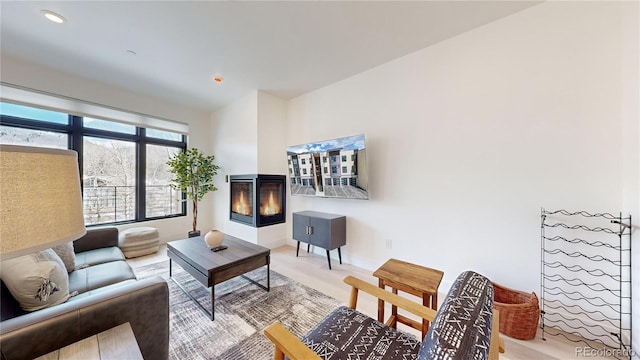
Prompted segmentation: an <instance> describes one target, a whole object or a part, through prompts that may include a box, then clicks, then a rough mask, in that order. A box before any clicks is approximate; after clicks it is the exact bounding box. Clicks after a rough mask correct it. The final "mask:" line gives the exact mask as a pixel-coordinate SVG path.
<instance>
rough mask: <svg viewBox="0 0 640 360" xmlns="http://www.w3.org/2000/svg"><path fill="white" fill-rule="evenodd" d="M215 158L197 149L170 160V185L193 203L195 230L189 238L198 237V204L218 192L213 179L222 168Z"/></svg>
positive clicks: (176, 155) (190, 233)
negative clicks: (212, 193)
mask: <svg viewBox="0 0 640 360" xmlns="http://www.w3.org/2000/svg"><path fill="white" fill-rule="evenodd" d="M214 161H215V156H213V155H209V156H207V155H204V154H203V153H202V152H200V150H198V149H197V148H190V149H187V150H185V151H180V152H178V153H176V154H175V155H173V156H172V157H170V158H169V161H167V165H169V168H170V172H171V174H172V175H173V177H172V178H171V182H170V185H171V187H173V188H174V189H177V190H180V191H182V192H183V193H184V194H186V195H187V198H188V199H190V200H192V201H193V230H192V231H190V232H189V236H190V237H191V236H198V235H200V231H199V230H198V202H199V201H200V200H202V198H203V197H204V195H206V194H207V193H209V192H212V191H216V190H218V188H217V187H216V186H215V185H214V184H213V177H214V176H215V175H217V174H218V169H220V167H219V166H218V165H216V164H215V163H214Z"/></svg>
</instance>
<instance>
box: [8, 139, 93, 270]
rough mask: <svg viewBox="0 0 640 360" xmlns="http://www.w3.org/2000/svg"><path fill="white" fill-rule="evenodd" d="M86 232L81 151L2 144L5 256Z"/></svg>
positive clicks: (78, 236)
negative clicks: (79, 156) (80, 165)
mask: <svg viewBox="0 0 640 360" xmlns="http://www.w3.org/2000/svg"><path fill="white" fill-rule="evenodd" d="M85 233H86V228H85V225H84V216H83V209H82V191H81V188H80V174H79V170H78V154H77V153H76V152H75V151H71V150H59V149H51V148H38V147H27V146H17V145H0V260H6V259H10V258H14V257H18V256H22V255H27V254H30V253H34V252H36V251H40V250H44V249H47V248H50V247H53V246H56V245H60V244H63V243H65V242H69V241H73V240H76V239H78V238H80V237H82V236H83V235H84V234H85Z"/></svg>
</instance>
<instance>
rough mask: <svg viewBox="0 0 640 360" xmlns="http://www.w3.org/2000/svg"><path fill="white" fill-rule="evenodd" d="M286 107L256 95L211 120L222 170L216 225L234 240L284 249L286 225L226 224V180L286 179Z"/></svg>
mask: <svg viewBox="0 0 640 360" xmlns="http://www.w3.org/2000/svg"><path fill="white" fill-rule="evenodd" d="M285 116H286V113H285V102H284V101H283V100H281V99H279V98H276V97H274V96H272V95H269V94H266V93H264V92H261V91H254V92H251V93H250V94H248V95H246V96H245V97H243V98H242V99H240V100H237V101H235V102H234V103H233V104H231V105H228V106H226V107H224V108H222V109H220V110H218V111H216V112H214V113H213V114H212V115H211V122H212V128H211V137H212V139H213V142H214V149H213V151H214V154H215V155H216V158H217V159H219V160H218V163H219V165H220V166H222V169H221V172H220V173H221V174H220V179H219V180H217V182H216V183H220V184H222V185H223V186H218V187H219V188H220V190H221V191H218V192H216V193H215V194H214V199H213V205H214V219H215V221H214V223H215V225H216V227H217V228H218V229H221V230H223V231H224V232H225V233H228V234H230V235H233V236H237V237H239V238H242V239H244V240H247V241H251V242H254V243H256V244H260V245H263V246H267V247H271V248H273V247H277V246H280V245H283V244H284V243H285V241H286V239H287V225H286V224H277V225H271V226H266V227H262V228H254V227H251V226H247V225H244V224H240V223H237V222H233V221H230V220H229V196H230V189H229V183H228V182H226V180H225V176H230V175H240V174H258V173H259V174H286V172H287V163H286V145H285V144H286V137H285V125H286V122H285Z"/></svg>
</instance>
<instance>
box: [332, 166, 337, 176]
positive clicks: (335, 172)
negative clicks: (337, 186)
mask: <svg viewBox="0 0 640 360" xmlns="http://www.w3.org/2000/svg"><path fill="white" fill-rule="evenodd" d="M331 173H332V174H337V173H338V167H336V166H332V167H331Z"/></svg>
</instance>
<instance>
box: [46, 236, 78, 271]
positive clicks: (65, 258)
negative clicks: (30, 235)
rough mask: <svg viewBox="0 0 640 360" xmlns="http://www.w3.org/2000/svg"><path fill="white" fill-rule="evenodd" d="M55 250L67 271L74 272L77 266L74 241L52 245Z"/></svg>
mask: <svg viewBox="0 0 640 360" xmlns="http://www.w3.org/2000/svg"><path fill="white" fill-rule="evenodd" d="M52 249H53V251H54V252H55V253H56V254H58V256H59V257H60V259H61V260H62V262H63V263H64V267H65V268H66V269H67V272H72V271H73V270H75V268H76V253H75V252H74V251H73V241H69V242H68V243H66V244H62V245H58V246H54V247H52Z"/></svg>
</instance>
